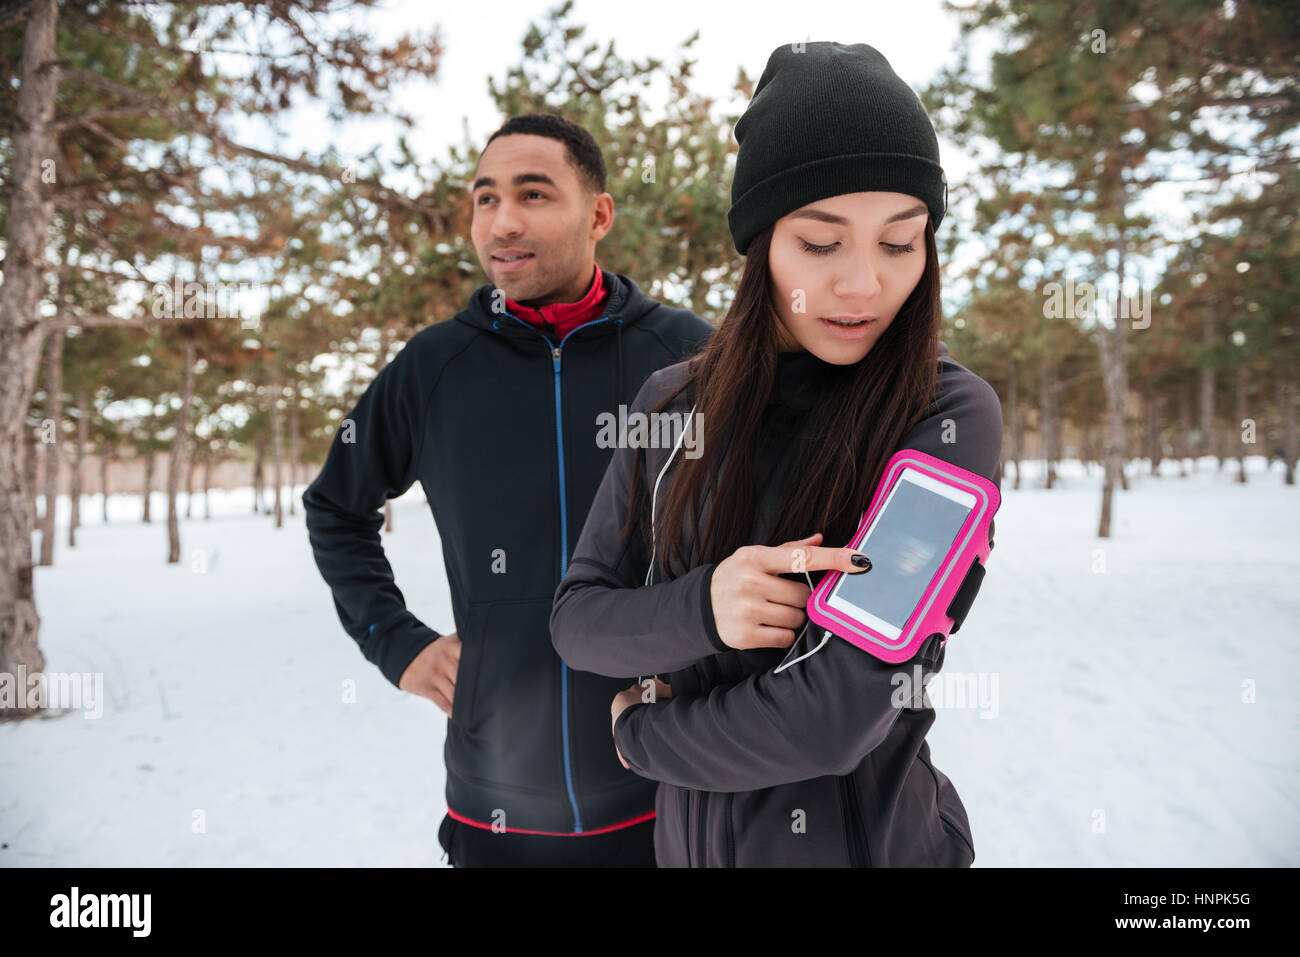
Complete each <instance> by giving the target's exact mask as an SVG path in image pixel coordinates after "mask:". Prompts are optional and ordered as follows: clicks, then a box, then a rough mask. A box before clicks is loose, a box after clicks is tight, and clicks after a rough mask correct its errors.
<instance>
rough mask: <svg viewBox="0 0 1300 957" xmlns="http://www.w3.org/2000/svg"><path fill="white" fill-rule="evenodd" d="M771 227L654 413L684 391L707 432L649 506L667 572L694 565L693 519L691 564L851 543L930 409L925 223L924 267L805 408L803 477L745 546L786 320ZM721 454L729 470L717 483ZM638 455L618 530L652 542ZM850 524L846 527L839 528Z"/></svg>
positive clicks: (932, 346)
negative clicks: (834, 534)
mask: <svg viewBox="0 0 1300 957" xmlns="http://www.w3.org/2000/svg"><path fill="white" fill-rule="evenodd" d="M774 225H775V224H774ZM774 225H773V226H770V227H768V228H767V229H766V230H764V231H763V232H762V233H760V234H759V235H758V236H756V237H755V238H754V239H753V240H752V242H751V243H750V246H749V248H748V250H747V256H746V259H745V267H744V270H743V272H742V273H741V277H740V283H739V285H738V286H737V288H736V296H735V299H734V300H733V302H732V304H731V308H730V309H729V310H728V311H727V315H726V316H725V317H724V318H723V320H722V323H721V324H720V325H719V327H718V331H717V332H716V333H714V335H713V336H712V338H711V339H710V340H709V342H708V343H707V345H706V346H705V348H704V349H703V350H702V351H701V352H700V353H699V354H698V355H696V356H695V357H694V358H692V359H691V360H690V363H689V365H688V367H687V368H688V370H689V375H688V376H687V378H686V380H685V382H683V384H682V386H681V387H680V388H678V389H677V390H676V391H674V392H673V394H672V395H670V396H668V397H667V398H666V399H665V400H664V401H663V402H662V403H661V404H660V405H659V406H658V408H657V409H655V410H654V411H656V412H661V411H663V410H664V409H666V408H667V407H668V406H669V405H670V404H671V403H672V402H673V400H674V399H675V398H676V397H677V396H678V395H679V394H680V393H681V392H683V391H688V390H689V391H690V393H691V394H693V395H694V396H695V402H696V403H697V407H696V414H697V416H702V420H701V421H702V425H703V431H702V440H701V442H700V444H701V448H702V454H701V455H700V456H699V457H697V458H693V459H692V458H685V457H683V458H682V462H681V465H680V466H679V468H678V471H677V473H676V474H675V475H674V476H673V480H672V482H671V487H670V489H669V491H668V494H667V497H666V498H665V497H664V493H663V491H662V490H661V492H660V499H659V504H658V506H657V507H656V509H655V513H656V515H655V517H656V526H657V528H656V535H655V539H656V541H657V542H658V543H659V556H662V557H661V558H659V560H658V562H657V563H658V564H659V565H660V566H661V567H663V568H671V567H672V564H671V563H672V562H674V561H675V563H676V565H677V566H678V567H680V568H681V569H683V573H684V571H689V569H690V567H694V565H692V566H688V565H687V561H688V559H687V556H686V555H684V554H683V552H682V541H683V539H684V538H685V537H686V535H685V532H686V530H685V526H684V520H685V516H686V514H687V513H688V512H689V513H690V515H691V519H692V522H691V526H692V528H691V532H690V535H691V538H690V541H693V542H694V543H695V544H694V549H693V551H694V557H695V565H700V564H705V563H708V562H719V561H722V559H724V558H726V557H727V556H728V555H730V554H731V553H732V552H734V551H735V550H736V549H738V548H740V547H741V546H743V545H753V544H757V545H779V544H781V543H782V542H786V541H792V540H795V539H800V538H804V537H806V536H808V535H810V534H812V533H813V532H817V531H821V532H826V531H827V530H828V529H829V528H831V527H833V526H832V523H834V522H836V521H838V522H839V523H840V525H841V526H842V527H843V528H847V530H848V531H847V532H846V533H844V534H846V535H851V534H852V532H853V530H855V529H856V528H857V523H858V521H859V520H860V519H861V517H862V514H863V513H864V512H865V511H866V510H867V506H868V505H870V503H871V496H872V494H873V493H874V492H875V489H876V486H877V485H878V484H879V482H880V478H881V476H882V475H883V473H884V469H885V462H886V461H887V460H888V459H889V457H890V456H891V455H892V454H893V453H894V451H895V450H896V448H897V447H898V445H899V443H900V441H901V440H902V438H903V437H904V436H905V435H906V434H907V433H908V432H909V431H910V430H911V429H912V427H913V426H914V425H915V424H916V423H917V422H918V421H919V420H920V418H921V417H922V416H923V415H924V413H925V411H926V409H927V408H928V407H929V406H930V404H931V402H932V401H933V393H934V388H935V382H936V379H937V375H938V373H937V366H938V358H939V323H940V319H941V313H940V297H939V265H938V254H937V250H936V249H935V242H934V228H933V226H932V225H931V223H930V222H929V221H928V220H927V222H926V225H925V248H926V263H925V271H924V272H923V273H922V275H921V278H920V280H919V281H918V282H917V284H916V288H915V289H913V290H912V294H911V295H910V296H908V298H907V301H906V302H904V303H903V305H902V307H901V308H900V309H899V311H898V314H897V315H896V316H895V317H894V320H893V322H891V323H890V325H889V328H888V329H886V330H885V332H884V334H883V335H882V336H881V337H880V339H879V340H877V342H876V343H875V345H874V346H872V348H871V351H870V352H868V353H867V355H866V356H865V357H863V359H862V360H861V361H859V362H857V363H855V364H854V366H853V367H851V368H847V367H846V369H845V376H844V377H843V378H842V379H840V380H837V381H840V382H843V383H844V386H843V387H842V388H835V389H832V390H830V391H828V392H827V393H826V394H825V395H824V397H823V399H822V400H821V401H819V402H818V403H817V404H816V405H815V406H814V407H813V409H812V410H811V411H810V412H809V415H808V420H807V425H806V426H805V436H806V437H808V438H813V439H814V441H811V442H809V443H806V444H805V445H804V446H803V447H804V448H805V449H807V450H808V454H807V459H806V461H805V462H803V463H799V464H798V465H797V467H798V468H800V470H801V473H802V475H801V477H800V478H799V480H797V481H794V482H792V484H791V485H790V486H788V489H789V490H790V492H791V496H792V497H790V498H789V499H788V500H787V501H785V502H784V503H783V506H782V508H781V510H780V513H779V518H778V520H777V527H776V528H775V529H774V531H773V533H772V537H771V540H770V541H767V542H751V541H749V540H748V539H749V537H750V528H751V525H752V524H753V519H754V510H755V508H756V506H757V503H756V501H755V498H756V496H755V487H754V459H755V446H756V440H757V436H758V429H759V424H760V418H761V416H762V413H763V410H764V408H765V407H766V405H767V403H768V400H769V397H770V396H771V394H772V387H773V383H774V381H775V378H776V368H777V353H778V350H779V341H778V338H777V327H778V324H779V323H780V322H781V319H780V317H779V314H778V312H777V309H776V305H775V302H774V298H773V288H772V276H771V272H770V271H769V269H768V249H769V247H770V245H771V241H772V231H773V228H774ZM818 437H820V440H818ZM697 438H698V437H697ZM720 439H721V441H720ZM728 449H730V451H729V452H728V451H727V450H728ZM724 453H725V455H726V458H727V462H726V466H727V467H726V471H725V473H724V474H722V475H719V474H718V472H719V471H720V469H721V467H722V464H723V457H724ZM679 454H680V453H679ZM642 455H643V449H641V448H638V449H637V452H636V457H635V459H634V463H635V464H634V467H633V472H632V488H631V493H630V495H629V500H628V512H627V520H626V522H625V523H624V526H623V531H622V534H623V538H624V540H625V541H626V540H627V537H628V535H629V534H630V532H631V530H632V528H633V527H634V524H635V526H636V527H638V528H640V530H641V533H642V535H643V536H645V538H644V540H645V541H646V542H649V537H648V535H647V532H648V531H649V516H650V502H649V494H648V493H649V489H646V488H644V486H643V483H642V481H641V470H642V468H643V465H642ZM651 488H653V486H651ZM706 489H710V490H711V491H710V492H709V495H708V498H709V499H710V502H711V504H710V509H709V521H708V526H707V527H706V528H705V529H704V531H703V535H701V533H700V528H699V519H700V511H701V509H700V505H701V502H702V501H703V499H704V497H705V490H706ZM643 494H645V496H646V500H645V502H644V504H643V503H642V495H643ZM846 517H847V519H848V520H849V524H848V525H844V524H843V523H844V521H845V520H846ZM822 544H823V545H826V546H831V547H839V546H843V545H847V544H848V538H847V537H846V538H845V539H844V540H843V541H832V540H830V538H829V535H827V536H824V537H823V539H822ZM657 558H658V556H657Z"/></svg>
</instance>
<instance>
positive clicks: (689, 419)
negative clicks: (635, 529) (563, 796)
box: [637, 403, 831, 684]
mask: <svg viewBox="0 0 1300 957" xmlns="http://www.w3.org/2000/svg"><path fill="white" fill-rule="evenodd" d="M698 404H699V403H696V405H698ZM696 405H692V406H691V411H690V412H688V413H686V427H685V428H683V429H682V432H681V434H680V435H679V436H677V443H676V444H675V445H674V446H673V450H672V452H670V453H669V455H668V460H667V461H666V462H664V466H663V468H661V469H660V470H659V475H658V477H657V478H656V479H655V487H654V490H653V491H652V492H651V493H650V567H648V568H647V569H646V572H645V584H647V585H649V584H650V580H651V579H652V578H653V577H654V570H655V549H656V547H657V543H656V542H655V506H656V504H657V503H658V501H659V483H660V482H662V481H663V478H664V473H665V472H667V471H668V466H670V465H671V464H672V462H673V458H674V457H675V456H676V455H677V450H678V449H680V448H681V447H682V440H683V439H685V438H686V429H688V428H690V427H691V425H692V424H693V423H694V422H695V409H696ZM803 577H804V578H806V579H808V587H809V588H812V587H813V583H812V576H811V575H809V574H808V573H807V572H804V573H803ZM811 621H812V619H809V620H808V621H806V622H804V626H803V631H800V632H799V635H798V637H796V638H795V640H794V643H793V644H791V645H790V651H788V652H786V655H785V657H786V658H789V657H790V652H793V651H794V650H795V648H797V647H798V646H799V642H800V640H801V639H802V638H803V636H804V632H806V631H807V630H808V625H809V624H810V623H811ZM830 638H831V633H830V630H829V629H828V630H826V631H825V632H823V634H822V640H821V644H819V645H818V646H817V647H816V648H814V649H813V650H812V651H809V652H807V653H805V654H802V655H800V656H799V657H798V658H795V659H794V661H786V660H784V659H782V661H781V664H780V666H779V667H777V669H776V670H775V671H773V672H772V673H773V674H780V673H781V672H782V671H784V670H785V669H786V668H789V667H790V665H793V664H797V663H798V662H800V661H803V660H804V659H805V658H808V657H811V656H812V655H815V654H817V652H819V651H821V650H822V648H823V647H824V646H825V645H826V642H828V641H830ZM637 683H638V684H640V682H637Z"/></svg>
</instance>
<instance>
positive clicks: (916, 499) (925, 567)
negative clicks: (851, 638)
mask: <svg viewBox="0 0 1300 957" xmlns="http://www.w3.org/2000/svg"><path fill="white" fill-rule="evenodd" d="M974 507H975V496H974V495H972V494H970V493H969V492H963V491H961V490H960V489H956V488H953V487H952V486H950V485H946V484H944V483H943V482H939V481H936V480H935V479H933V478H931V477H930V476H928V475H925V474H922V473H921V472H918V471H916V470H915V469H910V468H905V469H903V471H902V473H901V474H900V475H899V477H898V480H897V481H896V482H895V483H894V486H893V488H891V489H890V490H889V495H888V497H887V498H886V499H885V503H884V505H883V506H881V508H880V511H879V512H877V513H876V517H875V519H874V520H873V521H872V523H871V526H870V528H868V529H867V534H866V536H865V537H864V539H863V541H862V543H861V544H859V545H858V551H860V552H862V553H864V554H865V555H866V556H867V557H868V558H870V559H871V571H869V572H862V573H859V574H844V575H841V576H840V578H839V581H837V582H836V583H835V588H834V589H833V590H832V591H831V594H830V596H829V598H828V599H827V603H828V604H830V605H831V606H832V607H835V608H838V609H840V610H841V611H844V612H847V613H848V614H849V615H851V616H852V617H853V618H855V619H857V620H858V621H861V622H863V623H864V624H867V625H870V626H871V627H872V628H874V629H875V630H877V631H879V632H881V633H882V634H885V635H888V636H889V637H892V638H897V637H898V635H899V634H901V632H902V629H903V626H904V625H906V624H907V620H908V619H909V618H910V617H911V616H912V612H913V611H914V610H915V609H916V606H917V604H919V603H920V601H921V597H922V596H923V595H924V594H925V590H926V588H927V587H928V586H929V584H930V582H931V581H932V580H933V579H934V576H935V573H936V572H937V571H938V570H939V566H940V565H941V564H943V561H944V559H945V558H946V557H947V556H948V553H949V551H950V550H951V549H952V545H953V543H954V542H955V541H956V539H957V533H958V532H960V531H961V527H962V525H963V524H964V523H965V521H966V519H967V517H968V516H969V515H970V512H971V509H973V508H974Z"/></svg>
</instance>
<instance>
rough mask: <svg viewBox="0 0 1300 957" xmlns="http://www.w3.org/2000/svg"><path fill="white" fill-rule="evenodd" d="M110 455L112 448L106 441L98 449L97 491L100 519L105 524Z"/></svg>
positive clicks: (106, 520) (106, 519)
mask: <svg viewBox="0 0 1300 957" xmlns="http://www.w3.org/2000/svg"><path fill="white" fill-rule="evenodd" d="M111 456H112V450H111V449H110V448H109V445H108V443H107V442H105V443H104V447H103V448H102V449H100V451H99V491H100V505H101V506H102V510H103V514H101V515H100V520H101V521H102V522H103V523H104V524H105V525H107V524H108V460H109V458H110V457H111Z"/></svg>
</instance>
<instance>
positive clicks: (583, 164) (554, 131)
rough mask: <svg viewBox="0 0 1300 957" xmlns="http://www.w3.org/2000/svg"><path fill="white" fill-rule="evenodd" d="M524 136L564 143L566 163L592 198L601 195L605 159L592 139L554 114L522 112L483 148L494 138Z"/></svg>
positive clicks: (583, 131) (491, 138)
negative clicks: (514, 135)
mask: <svg viewBox="0 0 1300 957" xmlns="http://www.w3.org/2000/svg"><path fill="white" fill-rule="evenodd" d="M513 133H526V134H529V135H531V136H549V137H550V138H551V139H553V140H559V141H560V142H561V143H563V144H564V147H565V152H566V154H567V158H568V160H569V163H570V164H571V165H572V166H573V167H574V168H575V169H577V171H578V179H579V180H581V181H582V183H583V185H584V186H585V187H586V188H587V189H588V190H589V191H590V192H591V193H592V195H595V194H597V193H603V192H605V157H604V156H603V155H602V154H601V152H600V147H599V146H597V145H596V140H595V139H594V138H593V137H592V135H591V134H590V133H588V132H587V131H586V130H585V129H583V128H582V127H581V126H579V125H578V124H577V123H574V122H573V121H572V120H566V119H565V118H564V117H562V116H559V115H557V114H555V113H522V114H520V115H519V116H512V117H510V119H508V120H506V122H505V123H504V124H502V126H501V128H500V129H499V130H497V131H496V132H495V133H493V134H492V135H491V136H489V137H488V141H487V143H485V144H484V148H485V149H486V148H487V145H488V144H490V143H491V142H492V141H493V140H494V139H496V138H497V137H498V136H509V135H511V134H513Z"/></svg>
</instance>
